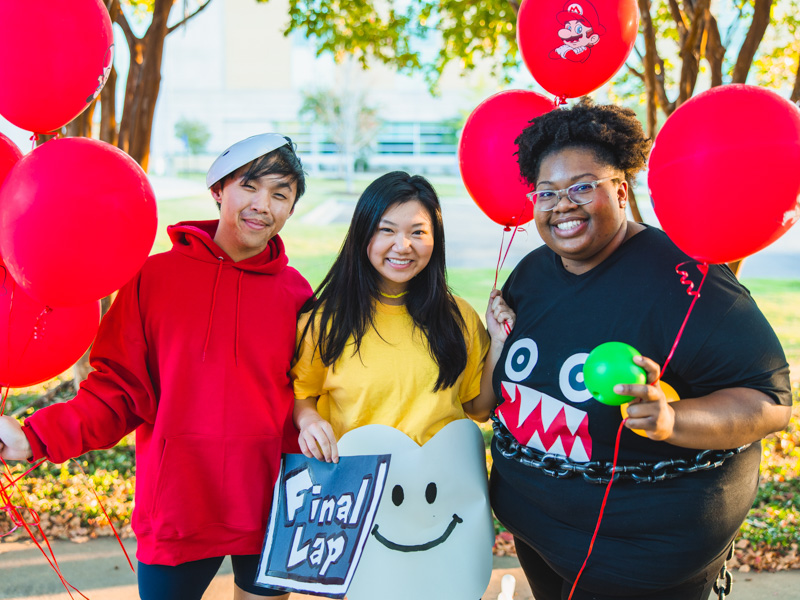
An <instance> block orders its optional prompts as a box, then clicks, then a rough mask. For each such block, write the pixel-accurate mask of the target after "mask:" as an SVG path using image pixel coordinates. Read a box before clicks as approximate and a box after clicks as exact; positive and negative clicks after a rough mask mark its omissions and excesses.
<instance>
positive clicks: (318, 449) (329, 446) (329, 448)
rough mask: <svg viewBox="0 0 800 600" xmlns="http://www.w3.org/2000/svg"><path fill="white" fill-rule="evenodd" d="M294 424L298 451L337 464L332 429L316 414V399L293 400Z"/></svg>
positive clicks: (337, 454) (337, 457)
mask: <svg viewBox="0 0 800 600" xmlns="http://www.w3.org/2000/svg"><path fill="white" fill-rule="evenodd" d="M294 424H295V425H296V426H297V428H298V429H299V430H300V436H299V437H298V438H297V441H298V443H299V444H300V451H301V452H302V453H303V454H304V455H305V456H307V457H309V458H311V457H312V456H313V457H314V458H316V459H317V460H324V461H325V462H335V463H338V462H339V447H338V446H337V445H336V436H335V435H334V433H333V427H331V424H330V423H328V422H327V421H326V420H325V419H323V418H322V417H321V416H320V414H319V413H318V412H317V399H316V398H303V399H295V401H294Z"/></svg>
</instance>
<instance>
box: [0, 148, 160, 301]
mask: <svg viewBox="0 0 800 600" xmlns="http://www.w3.org/2000/svg"><path fill="white" fill-rule="evenodd" d="M156 225H157V217H156V201H155V196H154V194H153V188H152V187H150V182H149V181H148V180H147V176H146V175H145V173H144V171H142V169H141V167H139V165H138V164H136V162H135V161H134V160H133V159H132V158H131V157H130V156H128V155H127V154H125V153H124V152H123V151H122V150H120V149H119V148H115V147H114V146H112V145H110V144H106V143H105V142H100V141H98V140H92V139H87V138H62V139H56V140H51V141H49V142H47V143H45V144H42V145H41V146H39V147H38V148H36V149H35V150H33V151H31V152H30V153H28V154H27V155H25V156H24V157H23V158H22V159H21V160H20V161H19V162H18V163H17V165H16V166H15V167H14V168H13V169H12V170H11V173H9V175H8V177H7V178H6V181H5V183H4V184H3V187H2V188H1V189H0V255H2V256H3V258H4V259H5V261H6V265H7V266H8V269H9V271H10V272H11V275H12V276H13V278H14V280H15V281H16V282H17V283H19V285H20V286H22V287H23V288H24V289H25V291H26V292H27V293H28V294H30V295H31V296H32V297H34V298H35V299H37V300H39V301H40V302H42V303H44V304H46V305H48V306H52V307H56V306H78V305H81V304H87V303H88V302H91V301H92V300H98V299H100V298H103V297H104V296H107V295H108V294H110V293H111V292H113V291H115V290H117V289H119V288H120V287H122V285H124V284H125V283H126V282H127V281H128V280H129V279H130V278H131V277H133V275H135V274H136V272H137V271H138V270H139V268H140V267H141V266H142V263H144V260H145V259H146V258H147V255H148V254H149V252H150V249H151V248H152V246H153V240H154V239H155V234H156Z"/></svg>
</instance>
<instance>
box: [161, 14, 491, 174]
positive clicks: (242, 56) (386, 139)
mask: <svg viewBox="0 0 800 600" xmlns="http://www.w3.org/2000/svg"><path fill="white" fill-rule="evenodd" d="M288 4H289V3H288V0H270V1H269V2H268V3H257V2H255V0H213V2H212V3H211V4H210V5H209V7H208V8H207V9H205V10H204V11H203V12H202V13H200V14H199V15H197V17H195V18H194V19H192V20H190V21H189V23H188V24H187V25H186V26H185V28H183V29H182V30H179V31H175V32H173V33H172V34H171V35H170V36H169V37H168V38H167V40H166V46H165V50H164V64H163V69H162V74H163V79H162V87H161V93H160V96H159V101H158V105H157V109H156V117H155V124H154V129H153V138H152V147H151V161H150V165H151V171H153V172H156V173H158V172H167V171H170V170H175V169H176V168H181V167H186V166H188V165H187V157H186V149H185V146H184V143H183V142H182V141H181V140H179V139H178V138H176V136H175V123H176V122H178V121H179V120H180V119H181V118H186V119H192V120H198V121H202V122H203V123H205V124H206V125H207V127H208V129H209V132H210V133H211V140H210V142H209V144H208V147H207V149H208V152H209V153H212V154H214V153H217V152H219V151H221V150H223V149H224V148H225V147H226V146H227V145H229V144H230V143H232V142H234V141H236V140H239V139H241V138H243V137H246V136H248V135H253V134H255V133H260V132H264V131H277V132H280V133H285V134H286V135H289V136H291V137H292V138H293V139H294V140H295V141H296V142H297V143H298V145H299V150H300V151H301V152H302V153H303V154H304V155H305V156H304V162H305V163H306V164H309V165H310V166H311V168H312V169H313V168H314V165H315V164H320V163H321V164H326V159H327V164H332V162H334V161H335V160H336V159H335V156H334V155H333V154H332V152H333V147H332V146H331V145H330V144H324V143H321V142H324V137H325V136H324V132H323V133H322V134H320V131H319V128H318V127H317V128H315V129H314V128H312V127H311V125H310V124H309V123H307V122H301V121H300V120H299V118H298V110H299V108H300V106H301V104H302V93H303V92H304V91H309V90H319V89H330V88H332V87H334V86H339V87H340V88H341V86H344V85H346V86H347V87H348V88H349V89H353V90H359V89H360V90H363V91H364V93H365V95H366V102H367V104H369V105H371V106H374V107H376V108H377V109H378V113H379V117H380V119H381V121H382V123H383V125H382V128H381V132H380V134H379V138H378V144H377V148H376V152H375V153H373V154H372V156H371V157H369V159H368V160H369V161H370V164H371V165H373V166H384V167H395V168H402V167H408V168H414V169H416V170H424V169H426V168H438V169H439V170H446V171H450V172H455V171H456V170H457V165H456V157H455V144H454V140H453V135H452V134H453V131H452V126H450V128H449V129H448V128H447V127H444V128H443V127H442V126H441V124H442V123H443V122H446V121H458V120H463V119H464V118H465V117H466V116H467V115H468V114H469V112H470V111H471V110H472V109H473V108H475V106H477V105H478V104H479V103H480V102H481V100H483V99H484V98H486V97H487V96H488V95H490V94H491V93H493V92H494V91H496V90H497V89H498V88H497V85H498V84H497V82H496V81H495V80H494V79H493V78H492V77H491V76H490V75H489V74H488V71H483V72H481V71H479V72H474V73H470V74H469V75H468V76H467V77H461V76H460V73H459V71H458V68H457V67H456V66H455V65H452V67H451V68H449V69H448V70H447V72H446V73H445V75H444V76H443V77H442V79H441V81H440V84H439V90H440V93H439V95H438V96H436V97H434V96H432V95H431V94H430V93H429V91H428V88H427V86H426V84H425V82H424V81H423V79H422V77H421V76H414V77H410V76H406V75H400V74H398V73H397V72H396V71H394V70H392V69H389V68H387V67H385V66H383V65H380V64H376V65H373V66H372V67H371V68H370V69H369V70H368V71H362V70H361V69H358V68H355V69H351V68H349V67H348V66H337V65H336V64H335V63H334V61H333V59H332V57H331V56H329V55H323V56H322V57H317V56H316V52H315V48H314V46H313V45H312V43H311V42H310V41H309V40H307V39H305V38H304V37H303V36H302V35H300V34H297V33H296V34H292V35H291V36H289V37H285V36H284V35H283V33H282V32H283V30H284V29H285V27H286V25H287V23H288ZM176 7H177V8H180V3H178V4H177V6H176ZM176 16H177V15H176ZM312 129H313V131H312ZM312 154H313V156H312ZM196 162H199V163H200V164H197V165H196V166H197V168H198V169H201V168H204V167H205V166H207V165H206V159H205V158H204V157H199V158H197V159H196Z"/></svg>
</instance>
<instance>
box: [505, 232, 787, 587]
mask: <svg viewBox="0 0 800 600" xmlns="http://www.w3.org/2000/svg"><path fill="white" fill-rule="evenodd" d="M686 261H689V262H688V263H687V264H685V265H684V266H683V267H681V270H683V271H686V272H688V274H689V277H690V279H691V281H692V282H693V284H694V289H697V286H698V285H699V283H700V279H701V276H702V275H701V273H700V271H699V270H698V269H697V263H696V262H695V261H692V260H691V259H690V258H689V257H688V256H686V255H685V254H684V253H683V252H681V251H680V250H679V249H678V248H677V247H676V246H675V245H674V244H673V243H672V242H671V241H670V240H669V238H667V236H666V235H665V234H664V233H663V232H661V231H660V230H658V229H654V228H650V227H648V228H646V229H645V230H644V231H642V232H640V233H638V234H637V235H634V236H633V237H631V238H630V239H629V240H627V241H626V242H625V243H624V244H623V245H622V246H620V248H619V249H617V250H616V251H615V252H614V254H612V255H611V256H610V257H608V258H607V259H606V260H605V261H603V262H602V263H601V264H599V265H598V266H596V267H595V268H593V269H592V270H590V271H588V272H586V273H583V274H581V275H575V274H573V273H570V272H568V271H567V270H566V269H564V267H563V265H562V262H561V259H560V257H559V256H558V255H557V254H555V253H554V252H553V251H552V250H550V249H549V248H548V247H546V246H543V247H541V248H539V249H537V250H535V251H533V252H531V253H530V254H529V255H528V256H526V257H525V258H524V259H523V260H522V261H521V262H520V264H519V265H518V266H517V268H516V269H515V270H514V272H513V273H512V274H511V276H510V277H509V279H508V281H507V282H506V284H505V286H504V288H503V295H504V297H505V299H506V300H507V302H508V303H509V305H510V306H511V308H513V309H514V310H515V311H516V313H517V321H516V324H515V326H514V330H513V331H512V333H511V335H510V337H509V339H508V341H507V342H506V344H505V347H504V349H503V353H502V355H501V357H500V360H499V361H498V363H497V367H496V368H495V372H494V386H495V392H496V393H497V395H498V397H499V398H500V399H501V401H502V403H501V405H500V406H499V407H498V416H500V418H501V419H502V421H503V423H504V424H505V425H506V426H507V428H508V429H509V431H510V432H511V433H512V434H513V435H514V437H515V438H516V439H517V441H519V442H520V443H521V444H524V445H528V446H531V447H533V448H535V449H536V450H539V451H541V452H549V453H555V454H560V455H563V456H566V457H569V458H570V459H571V460H573V461H575V462H586V461H588V460H592V461H596V460H601V461H610V460H611V459H612V458H613V450H614V441H615V439H616V433H617V430H618V427H619V424H620V422H621V420H622V416H621V413H620V409H619V407H616V406H607V405H604V404H601V403H599V402H597V401H596V400H595V399H594V398H592V397H591V395H590V394H589V393H588V391H587V390H586V386H585V385H584V384H583V363H584V362H585V360H586V357H587V356H588V353H589V352H591V350H592V349H593V348H595V347H596V346H598V345H599V344H601V343H603V342H608V341H620V342H626V343H628V344H630V345H632V346H633V347H634V348H636V349H637V350H638V351H639V352H640V353H641V354H642V355H643V356H647V357H649V358H651V359H653V360H654V361H655V362H657V363H658V364H660V365H663V364H664V362H665V360H666V358H667V356H668V354H669V352H670V349H671V348H672V345H673V343H674V341H675V338H676V336H677V334H678V331H679V330H680V327H681V324H682V323H683V320H684V318H685V316H686V313H687V310H688V308H689V305H690V303H691V301H692V297H691V296H690V295H689V294H687V289H688V288H687V286H686V285H684V284H682V283H681V277H680V275H679V274H678V273H677V272H676V267H677V266H678V265H680V264H682V263H684V262H686ZM663 380H664V381H666V382H667V383H669V384H670V385H672V387H674V388H675V390H676V391H677V392H678V395H679V396H680V397H681V398H691V397H700V396H704V395H707V394H709V393H710V392H713V391H715V390H719V389H724V388H729V387H749V388H753V389H757V390H760V391H762V392H764V393H765V394H767V395H768V396H769V397H771V398H772V399H773V400H774V401H775V402H778V403H780V404H785V405H789V404H791V392H790V386H789V370H788V364H787V362H786V358H785V356H784V353H783V350H782V348H781V346H780V343H779V341H778V339H777V337H776V336H775V333H774V332H773V330H772V328H771V327H770V325H769V323H768V322H767V321H766V319H765V318H764V316H763V315H762V314H761V312H760V311H759V309H758V307H757V306H756V304H755V302H754V301H753V299H752V298H751V297H750V294H749V292H748V291H747V289H745V288H744V287H743V286H742V285H741V284H740V283H739V282H738V281H737V280H736V278H735V277H734V275H733V274H732V273H731V271H730V270H729V269H728V268H727V267H725V266H719V265H711V266H710V267H709V272H708V276H707V278H706V281H705V283H704V284H703V288H702V290H701V295H700V297H699V298H698V300H697V302H696V304H695V306H694V309H693V312H692V314H691V316H690V318H689V320H688V322H687V325H686V328H685V330H684V332H683V335H682V338H681V340H680V342H679V344H678V346H677V348H676V350H675V354H674V356H673V358H672V360H671V361H670V363H669V365H668V367H667V369H666V371H665V373H664V375H663ZM696 454H697V451H696V450H692V449H686V448H679V447H677V446H673V445H671V444H668V443H666V442H656V441H653V440H650V439H647V438H645V437H642V436H638V435H636V434H635V433H633V432H632V431H630V430H629V429H625V430H624V431H623V434H622V439H621V443H620V454H619V464H626V463H627V464H631V463H637V462H642V461H647V462H657V461H660V460H663V459H666V458H689V457H693V456H695V455H696ZM759 457H760V452H759V449H758V444H755V445H754V446H753V447H752V448H751V449H750V450H748V451H746V452H744V453H743V454H741V455H738V456H735V457H733V458H731V459H728V461H726V463H725V464H724V465H723V466H722V467H720V468H717V469H714V470H711V471H705V472H703V473H695V474H692V475H691V476H690V475H686V476H683V477H680V478H678V479H674V480H668V481H664V482H659V483H654V484H635V483H633V482H631V481H620V482H617V483H615V484H614V486H612V491H611V494H610V498H609V505H608V507H607V509H606V515H605V517H604V519H603V525H602V527H601V532H600V539H599V540H598V542H597V545H596V547H595V550H594V553H593V555H592V559H591V560H590V564H593V565H594V568H588V567H587V569H588V570H587V572H586V573H585V574H584V576H583V577H582V581H583V582H584V583H585V584H586V585H592V584H596V585H599V586H600V587H601V588H602V587H603V586H604V585H607V584H608V582H614V583H616V584H619V585H623V587H624V586H625V585H630V586H632V587H631V588H630V589H654V588H657V587H660V586H661V585H664V584H666V583H670V582H671V583H673V584H674V583H677V582H678V581H680V580H681V579H680V578H684V576H686V577H688V576H689V575H690V573H689V572H688V571H687V569H690V570H691V569H694V568H695V567H696V568H697V570H699V569H701V568H702V567H703V566H704V565H705V564H707V562H709V561H710V560H712V559H714V558H716V556H718V555H719V554H720V553H721V552H724V551H725V548H724V546H725V545H726V544H727V543H728V541H729V540H730V539H731V538H732V537H733V536H734V535H735V533H736V531H737V530H738V528H739V526H740V525H741V522H742V520H743V519H744V516H745V515H746V513H747V510H748V509H749V507H750V504H751V503H752V500H753V495H754V493H755V487H756V485H757V465H758V461H759ZM494 464H495V473H494V474H493V481H492V500H493V505H494V506H495V512H496V513H497V514H498V517H499V518H500V519H501V521H503V522H504V524H506V526H507V527H509V529H510V530H511V531H512V532H514V533H516V534H517V535H520V536H521V537H522V538H523V539H525V540H526V541H528V543H530V544H531V545H532V546H533V547H534V548H536V549H537V550H538V551H539V552H540V553H542V554H543V555H544V557H545V558H546V559H547V560H548V561H549V562H551V565H552V566H554V567H555V568H556V569H557V570H559V571H563V573H562V574H563V575H564V576H565V577H567V578H574V576H575V574H576V573H577V570H578V568H580V565H581V563H582V562H583V559H584V558H585V555H586V551H587V550H588V543H589V538H590V536H591V533H592V531H593V529H594V525H595V523H596V520H597V514H598V512H599V509H600V502H601V500H602V495H603V492H604V486H600V485H593V484H589V483H587V482H585V481H584V480H583V479H582V478H580V477H577V478H572V479H568V480H557V479H554V478H552V477H548V476H546V475H544V474H542V473H541V472H540V471H538V470H537V469H533V468H528V467H525V466H523V465H521V464H520V463H518V462H516V461H514V460H512V459H505V458H503V457H502V456H501V455H500V453H498V452H494ZM708 519H712V520H713V522H714V524H713V525H709V523H708ZM690 540H691V542H692V543H691V544H690ZM604 552H607V553H608V555H607V556H605V557H603V556H602V555H603V554H604ZM654 552H657V553H658V554H653V553H654ZM669 556H672V557H673V559H674V562H675V563H676V566H675V569H671V568H664V560H666V563H667V564H668V563H669V558H667V557H669ZM657 558H660V559H662V560H660V562H656V563H653V562H651V561H653V560H656V559H657ZM656 565H660V567H659V573H660V574H657V575H654V574H653V573H651V571H652V570H653V568H654V567H655V566H656ZM632 567H633V570H632V569H631V568H632ZM637 568H638V569H644V570H646V571H647V573H644V572H638V573H637V572H636V571H635V569H637ZM693 572H696V571H693ZM637 586H638V587H637ZM582 587H583V586H582ZM625 589H627V588H625Z"/></svg>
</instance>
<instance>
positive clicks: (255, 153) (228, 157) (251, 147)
mask: <svg viewBox="0 0 800 600" xmlns="http://www.w3.org/2000/svg"><path fill="white" fill-rule="evenodd" d="M288 145H289V140H287V139H286V138H285V137H283V136H282V135H280V134H277V133H261V134H259V135H254V136H251V137H249V138H247V139H244V140H242V141H241V142H236V143H235V144H234V145H233V146H231V147H230V148H228V149H227V150H225V152H223V153H222V154H220V155H219V156H218V157H217V159H216V160H215V161H214V162H213V163H212V164H211V167H210V168H209V169H208V173H207V174H206V187H209V188H210V187H211V186H212V185H214V184H215V183H217V182H218V181H219V180H220V179H222V178H223V177H225V175H230V174H231V173H233V172H234V171H235V170H236V169H238V168H239V167H241V166H244V165H246V164H247V163H249V162H250V161H251V160H255V159H257V158H258V157H259V156H264V155H265V154H267V153H269V152H272V151H273V150H276V149H278V148H280V147H281V146H288Z"/></svg>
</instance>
